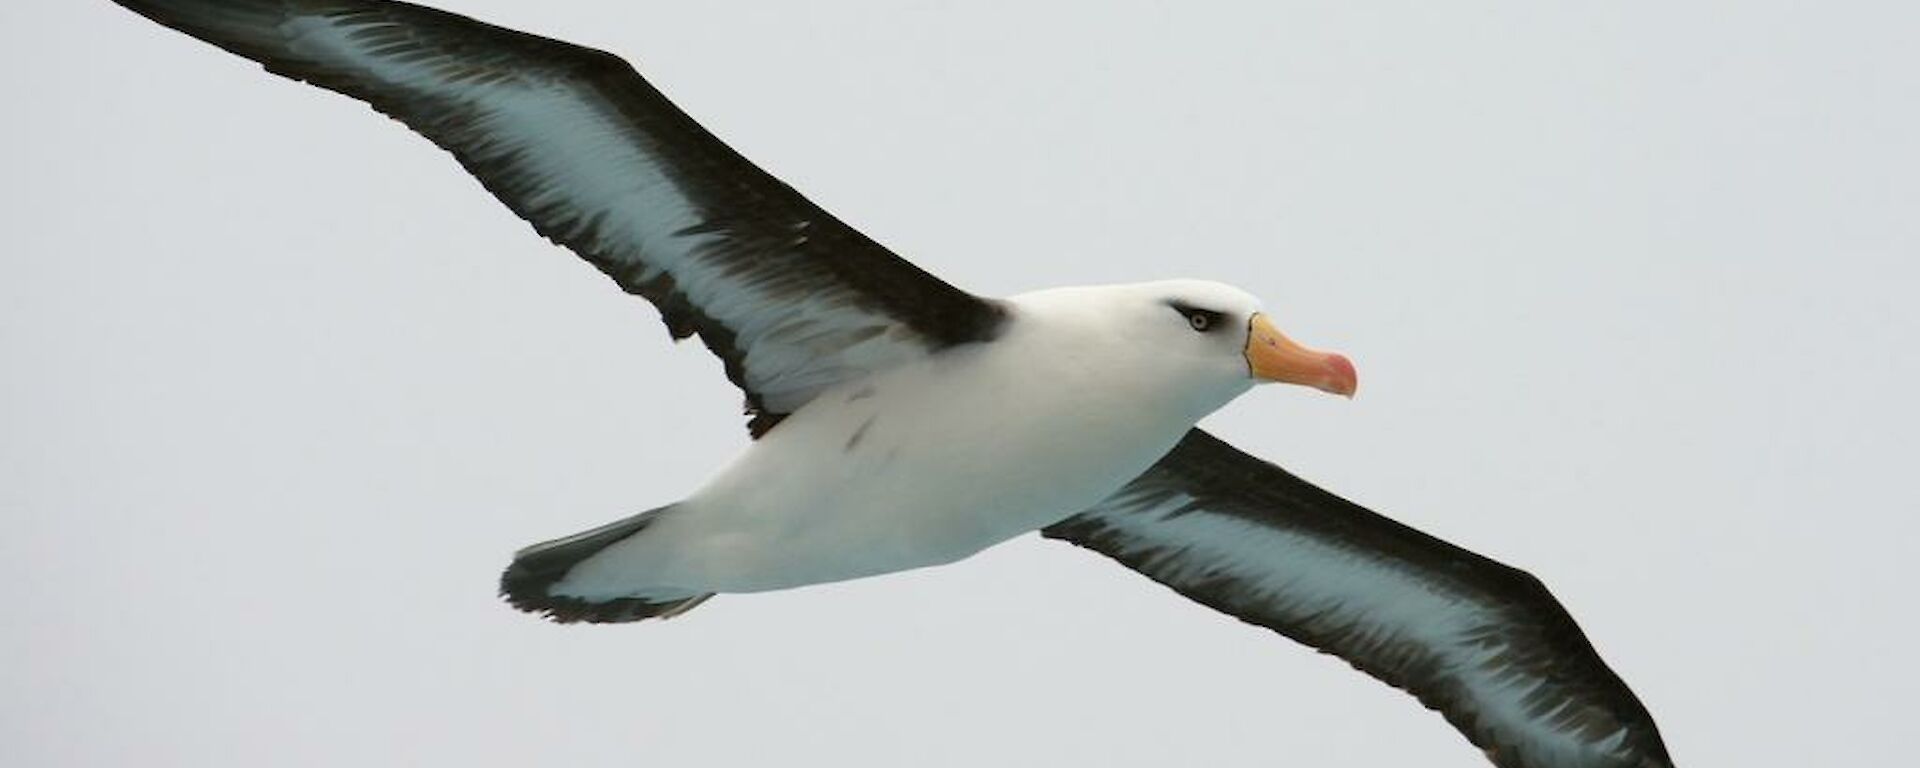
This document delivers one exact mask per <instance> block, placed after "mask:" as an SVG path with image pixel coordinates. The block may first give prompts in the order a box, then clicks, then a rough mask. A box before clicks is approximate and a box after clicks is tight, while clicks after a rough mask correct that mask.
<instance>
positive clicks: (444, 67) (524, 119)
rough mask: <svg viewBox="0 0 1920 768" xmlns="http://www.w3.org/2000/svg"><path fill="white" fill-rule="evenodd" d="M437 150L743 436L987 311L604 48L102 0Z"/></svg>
mask: <svg viewBox="0 0 1920 768" xmlns="http://www.w3.org/2000/svg"><path fill="white" fill-rule="evenodd" d="M115 2H118V3H119V4H120V5H123V6H126V7H127V8H129V9H132V10H133V11H135V12H137V13H140V14H141V15H144V16H147V17H148V18H151V19H153V20H154V21H157V22H160V23H161V24H164V25H166V26H169V27H172V28H174V29H177V30H180V31H182V32H185V33H187V34H189V35H192V36H194V37H197V38H200V39H202V40H205V41H207V42H210V43H213V44H214V45H217V46H220V47H221V48H225V49H226V50H228V51H232V52H233V53H236V54H239V55H241V56H245V57H247V58H249V59H253V60H254V61H258V62H260V63H262V64H264V65H266V67H267V69H268V70H269V71H271V72H274V73H276V74H279V75H284V76H286V77H289V78H293V79H295V80H303V81H306V82H308V83H312V84H314V85H317V86H320V87H322V88H326V89H328V90H332V91H338V92H340V93H343V94H346V95H348V96H351V97H353V98H356V99H360V100H362V101H365V102H367V103H368V104H370V105H372V106H373V107H374V108H375V109H378V110H380V111H381V112H384V113H386V114H387V115H390V116H392V117H393V118H395V119H397V120H400V121H401V122H403V123H406V125H407V127H409V128H412V129H413V130H415V131H418V132H419V133H421V134H422V135H424V136H426V137H427V138H428V139H431V140H433V142H434V143H435V144H438V145H440V146H441V147H442V148H444V149H446V150H447V151H449V152H451V153H453V155H454V157H455V158H456V159H458V160H459V161H460V164H461V165H463V166H465V167H466V169H467V170H468V171H469V172H471V173H472V174H473V175H474V176H475V177H477V178H478V179H479V180H480V183H481V184H483V185H485V186H486V188H487V190H488V191H490V192H492V193H493V194H494V196H495V197H498V198H499V199H500V200H501V202H504V203H506V204H507V206H508V207H509V208H512V209H513V211H514V213H517V214H519V215H520V217H521V218H523V219H526V220H527V222H528V223H531V224H532V225H533V227H534V229H536V230H538V231H539V232H540V234H543V235H546V236H547V237H548V238H549V239H551V240H553V241H554V242H556V243H559V244H561V245H564V246H566V247H568V248H570V249H572V250H573V251H574V252H575V253H578V254H579V255H580V256H581V257H583V258H585V259H586V260H587V261H589V262H592V263H593V265H594V266H596V267H599V268H600V270H601V271H602V272H605V273H606V274H607V276H609V277H611V278H613V280H614V281H615V282H616V283H619V285H620V287H621V288H624V289H625V290H626V291H627V292H629V293H635V294H639V295H641V296H644V297H646V298H647V300H649V301H651V302H653V304H654V306H656V307H658V308H659V310H660V314H661V317H662V318H663V319H664V320H665V321H666V323H667V327H668V329H669V331H671V332H672V334H673V336H674V337H675V338H684V337H686V336H689V335H693V334H699V336H700V338H701V340H702V341H704V342H706V344H707V346H708V347H709V348H711V349H712V350H713V351H714V353H715V354H717V355H719V356H720V359H721V362H722V363H723V364H724V366H725V368H726V372H727V377H728V378H730V379H732V380H733V382H734V383H735V384H737V385H739V386H740V388H741V389H742V390H743V391H745V393H746V396H747V402H748V408H749V411H750V412H752V413H753V414H754V416H755V417H754V419H753V422H752V423H751V424H750V427H751V428H752V429H753V430H754V434H755V435H758V434H759V433H760V432H761V431H763V430H765V429H768V428H771V426H772V425H773V424H775V423H777V422H778V420H779V418H780V417H781V416H783V415H784V414H787V413H791V412H792V411H793V410H794V409H796V408H798V407H800V406H801V405H803V404H805V403H806V402H807V401H808V400H810V399H812V398H813V396H814V395H816V394H818V393H819V392H820V391H821V390H822V389H825V388H827V387H830V386H832V385H834V384H837V383H841V382H843V381H846V380H848V379H851V378H855V377H858V376H860V375H862V374H865V373H870V372H872V371H875V370H879V369H883V368H887V367H891V366H894V365H898V364H900V363H902V362H906V361H907V360H911V359H914V358H915V357H918V356H922V355H925V354H928V353H930V352H935V351H938V350H940V349H944V348H947V347H951V346H954V345H958V344H964V343H967V342H972V341H981V340H984V339H986V338H989V337H991V335H992V334H993V333H995V332H996V330H997V328H998V327H999V321H1000V319H1001V316H1002V310H1001V308H1000V307H999V305H998V304H996V303H994V302H991V301H988V300H984V299H980V298H978V297H975V296H973V295H971V294H968V293H967V292H965V291H962V290H959V289H957V288H955V287H953V286H952V285H949V284H947V283H945V282H943V281H941V280H940V279H939V278H936V277H934V276H932V275H929V274H927V273H926V272H923V271H921V270H920V269H919V268H917V267H915V266H914V265H913V264H911V263H909V262H907V261H906V260H904V259H901V258H900V257H898V256H895V255H894V254H893V253H891V252H889V251H888V250H887V249H886V248H884V247H882V246H880V245H879V244H877V243H875V242H873V241H872V240H870V239H868V238H867V237H866V236H864V235H862V234H860V233H859V232H858V231H856V230H854V229H853V228H852V227H849V226H847V225H845V224H843V223H841V222H840V221H839V220H837V219H835V218H834V217H833V216H831V215H829V214H827V213H826V212H825V211H823V210H821V209H820V208H819V207H817V206H815V205H814V204H812V203H811V202H808V201H807V199H806V198H804V197H801V196H800V194H799V193H797V192H795V191H794V190H793V189H792V188H791V187H788V186H787V185H786V184H783V183H781V182H780V181H779V180H778V179H775V178H774V177H772V176H770V175H768V174H766V173H765V172H763V171H761V170H760V169H759V168H757V167H755V166H754V165H753V164H752V163H750V162H748V161H747V160H746V159H745V158H743V157H741V156H740V155H739V154H737V153H735V152H734V151H733V150H732V149H730V148H728V147H727V145H726V144H724V143H722V142H721V141H720V140H719V139H717V138H715V137H714V136H713V135H712V134H710V133H708V132H707V131H706V130H705V129H703V128H701V127H700V125H699V124H698V123H696V122H694V121H693V119H692V118H690V117H688V116H687V115H686V114H685V113H683V112H681V111H680V110H679V109H678V108H677V107H675V106H674V105H673V104H672V103H671V102H669V101H667V99H666V97H665V96H662V95H661V94H660V92H659V91H657V90H655V89H654V88H653V86H652V85H649V84H648V83H647V81H646V80H644V79H642V78H641V77H640V75H639V74H638V73H636V72H635V71H634V70H633V68H632V67H631V66H628V65H627V63H626V62H624V61H621V60H620V59H619V58H618V57H615V56H613V55H611V54H608V53H605V52H602V51H597V50H594V49H591V48H583V47H581V46H577V45H572V44H569V43H565V42H561V41H559V40H551V39H547V38H543V37H537V36H534V35H530V34H526V33H523V32H517V31H514V30H511V29H505V28H502V27H496V26H493V25H490V24H485V23H482V22H479V21H475V20H473V19H469V18H466V17H463V16H457V15H454V14H451V13H446V12H444V11H438V10H434V9H432V8H423V7H420V6H417V5H411V4H408V3H401V2H388V1H387V0H115Z"/></svg>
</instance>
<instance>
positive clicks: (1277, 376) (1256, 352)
mask: <svg viewBox="0 0 1920 768" xmlns="http://www.w3.org/2000/svg"><path fill="white" fill-rule="evenodd" d="M1246 354H1247V370H1249V371H1251V372H1252V373H1253V377H1254V378H1256V379H1259V380H1260V381H1262V382H1268V381H1278V382H1283V383H1286V384H1300V385H1304V386H1309V387H1313V388H1314V389H1317V390H1320V391H1322V392H1331V393H1333V394H1336V395H1344V396H1346V397H1353V393H1354V390H1356V389H1359V388H1360V375H1359V374H1357V373H1355V372H1354V370H1353V362H1352V361H1349V360H1348V359H1347V358H1346V357H1345V356H1343V355H1336V354H1334V353H1332V352H1320V351H1317V350H1312V349H1307V348H1306V347H1303V346H1300V345H1299V344H1296V343H1294V341H1293V339H1289V338H1287V336H1286V334H1283V333H1281V332H1280V329H1278V328H1275V327H1273V321H1272V320H1268V319H1267V314H1266V313H1265V312H1255V313H1254V314H1253V319H1252V320H1251V321H1249V322H1248V323H1247V351H1246Z"/></svg>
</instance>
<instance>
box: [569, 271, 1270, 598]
mask: <svg viewBox="0 0 1920 768" xmlns="http://www.w3.org/2000/svg"><path fill="white" fill-rule="evenodd" d="M1196 285H1199V286H1206V287H1207V288H1208V289H1210V290H1211V289H1213V286H1212V285H1211V284H1197V283H1190V282H1188V281H1176V282H1172V283H1150V284H1143V285H1138V286H1118V287H1101V288H1067V289H1057V290H1050V291H1041V292H1036V293H1029V294H1023V295H1020V296H1016V297H1013V298H1012V299H1009V300H1008V301H1007V304H1008V307H1009V310H1010V312H1011V318H1010V320H1009V321H1008V326H1007V328H1006V332H1005V333H1004V334H1003V335H1002V336H1001V337H1000V338H998V339H995V340H994V341H993V342H992V343H986V344H973V345H966V346H962V347H957V348H953V349H950V350H947V351H945V352H943V353H941V354H937V355H933V356H930V357H928V358H925V359H922V360H919V361H916V362H914V363H911V364H908V365H905V366H902V367H899V368H895V369H892V370H888V371H883V372H881V373H878V374H875V375H873V376H870V377H867V378H864V379H861V380H857V381H851V382H846V383H844V384H842V385H840V386H838V387H835V388H834V389H831V390H828V391H827V392H825V393H823V394H821V395H820V396H819V397H817V398H815V399H814V400H813V401H811V402H809V403H808V404H807V405H805V406H804V407H802V408H800V409H799V410H798V411H796V412H794V413H793V414H791V415H790V416H788V417H787V419H786V420H785V421H784V422H782V423H781V424H780V425H779V427H778V428H776V429H774V430H772V431H771V432H769V433H767V434H766V435H765V436H763V437H762V438H761V439H760V440H759V441H757V442H755V443H754V444H753V445H751V446H750V447H749V448H748V449H747V450H746V451H745V452H744V453H742V454H741V455H740V457H739V458H738V459H736V460H735V461H734V462H733V463H732V464H731V465H729V466H728V467H726V468H725V469H724V470H722V471H721V472H720V473H719V474H718V475H717V476H715V477H714V478H713V479H712V480H711V481H710V482H709V483H708V484H707V485H706V486H705V487H703V488H701V489H700V490H698V491H697V492H695V493H694V494H693V495H692V496H690V497H689V498H687V499H686V500H685V501H683V502H682V503H680V504H679V505H676V506H674V507H673V508H671V509H669V510H667V511H666V512H664V513H663V514H662V515H661V517H660V518H659V519H658V520H657V521H656V522H655V523H653V524H651V525H650V526H649V527H648V528H647V529H646V531H645V532H644V533H643V534H642V535H637V536H633V537H630V538H628V539H625V540H623V541H620V542H618V543H616V544H614V545H612V546H610V547H608V548H607V549H606V550H604V551H602V552H599V553H597V554H596V555H594V556H592V557H590V558H587V559H586V560H585V561H583V562H581V563H580V564H579V565H578V566H577V567H575V568H574V569H573V570H572V571H571V572H570V573H569V574H568V575H567V577H566V578H565V579H564V580H562V581H561V582H559V583H557V584H555V585H554V589H553V592H554V593H555V594H563V595H573V596H577V597H582V598H587V599H596V598H610V597H615V596H621V595H635V592H634V586H635V585H647V588H646V589H645V590H644V591H642V592H640V593H639V594H638V595H637V596H641V597H650V596H653V597H659V598H673V597H683V596H685V595H689V594H703V593H708V592H756V591H764V590H772V589H784V588H788V587H796V586H801V585H806V584H815V583H820V582H826V581H837V580H842V579H851V578H857V577H861V576H870V575H875V574H880V573H887V572H891V571H899V570H904V569H908V568H919V567H924V566H929V565H939V564H943V563H949V562H952V561H955V560H958V559H960V558H964V557H967V556H968V555H972V554H974V553H976V552H978V551H980V550H982V549H985V548H987V547H989V546H992V545H994V544H996V543H999V542H1001V541H1005V540H1007V539H1010V538H1013V537H1015V536H1018V535H1020V534H1023V533H1026V532H1028V531H1032V530H1035V529H1037V528H1041V527H1044V526H1046V525H1048V524H1051V523H1054V522H1057V521H1059V520H1062V519H1065V518H1066V517H1068V516H1071V515H1073V514H1075V513H1077V512H1080V511H1081V510H1083V509H1086V508H1087V507H1090V506H1092V505H1093V504H1095V503H1097V502H1099V501H1100V500H1102V499H1104V498H1106V497H1107V496H1108V495H1109V494H1111V493H1112V492H1113V491H1115V490H1117V489H1118V488H1119V487H1120V486H1122V485H1124V484H1125V483H1126V482H1127V481H1129V480H1132V479H1133V478H1134V477H1136V476H1138V475H1139V474H1140V473H1141V472H1143V471H1145V470H1146V469H1147V468H1148V467H1149V466H1151V465H1152V464H1153V462H1155V461H1157V460H1158V459H1159V458H1160V457H1161V456H1163V455H1165V454H1166V452H1167V451H1168V450H1170V449H1172V447H1173V446H1174V444H1175V443H1176V442H1178V441H1179V439H1180V437H1181V436H1182V435H1183V434H1185V433H1186V431H1187V429H1188V428H1190V427H1191V426H1193V424H1194V422H1195V421H1197V420H1199V419H1200V418H1201V417H1202V416H1205V415H1206V414H1207V413H1209V412H1211V411H1213V410H1214V409H1217V408H1219V407H1220V406H1221V405H1224V404H1225V403H1227V402H1228V401H1229V400H1232V399H1233V398H1234V397H1236V396H1238V395H1239V394H1241V393H1242V392H1245V391H1246V390H1247V389H1248V388H1250V387H1251V386H1252V385H1253V381H1252V380H1251V379H1250V378H1248V376H1247V375H1246V372H1245V369H1244V363H1241V362H1238V361H1237V355H1234V354H1226V355H1222V354H1220V352H1219V350H1215V349H1212V348H1211V347H1212V346H1213V345H1211V344H1209V345H1206V346H1200V345H1197V344H1196V343H1195V342H1193V341H1191V340H1189V339H1187V338H1185V337H1186V336H1192V335H1193V334H1192V333H1191V331H1190V330H1189V329H1187V328H1186V327H1185V326H1184V325H1182V324H1181V322H1180V321H1179V317H1178V316H1177V315H1176V314H1174V313H1172V312H1170V311H1169V310H1168V309H1167V308H1166V307H1165V306H1164V305H1162V304H1160V303H1159V302H1157V301H1153V300H1150V299H1151V297H1152V296H1154V295H1155V292H1164V291H1167V290H1170V289H1171V288H1185V289H1187V290H1188V291H1189V292H1191V291H1193V290H1196V288H1195V286H1196ZM1116 293H1124V294H1127V296H1126V297H1127V298H1128V299H1131V300H1128V301H1114V300H1113V299H1114V298H1117V297H1116V296H1115V294H1116ZM1133 294H1138V295H1137V296H1136V295H1133ZM1234 298H1235V299H1236V303H1242V302H1249V301H1250V299H1246V298H1244V295H1243V294H1242V295H1240V296H1235V297H1234ZM1116 313H1121V316H1119V317H1116ZM1127 313H1135V314H1137V315H1139V316H1138V317H1129V316H1127ZM1143 329H1144V330H1143ZM1159 334H1164V335H1166V336H1167V337H1168V339H1167V340H1162V339H1157V338H1153V337H1154V336H1155V335H1159ZM1226 336H1227V337H1228V338H1227V339H1225V341H1224V343H1227V344H1230V345H1236V346H1237V345H1238V344H1240V343H1241V342H1242V340H1244V338H1245V335H1244V333H1230V334H1226ZM1228 351H1229V352H1231V351H1232V350H1228ZM1222 359H1224V360H1226V362H1225V363H1222V362H1220V361H1221V360H1222Z"/></svg>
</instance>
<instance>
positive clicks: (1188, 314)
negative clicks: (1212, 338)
mask: <svg viewBox="0 0 1920 768" xmlns="http://www.w3.org/2000/svg"><path fill="white" fill-rule="evenodd" d="M1167 304H1168V306H1171V307H1173V311H1175V312H1178V313H1180V316H1181V317H1185V318H1186V319H1187V325H1189V326H1191V327H1192V328H1193V330H1195V331H1198V332H1200V333H1206V332H1207V331H1211V330H1213V329H1215V328H1218V327H1220V318H1221V315H1220V313H1219V312H1215V311H1213V310H1211V309H1201V308H1199V307H1196V306H1193V305H1190V304H1183V303H1181V302H1178V301H1169V302H1167Z"/></svg>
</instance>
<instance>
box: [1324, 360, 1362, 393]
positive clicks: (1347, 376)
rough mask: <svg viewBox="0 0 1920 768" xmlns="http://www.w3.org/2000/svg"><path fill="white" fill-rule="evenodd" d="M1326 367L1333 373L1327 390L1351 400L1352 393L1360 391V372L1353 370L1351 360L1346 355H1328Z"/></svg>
mask: <svg viewBox="0 0 1920 768" xmlns="http://www.w3.org/2000/svg"><path fill="white" fill-rule="evenodd" d="M1327 368H1328V369H1329V370H1330V371H1331V372H1332V374H1333V375H1332V377H1331V378H1332V380H1331V381H1329V382H1328V386H1327V391H1328V392H1331V393H1333V394H1336V395H1340V396H1343V397H1345V398H1347V399H1348V400H1352V399H1353V394H1354V393H1355V392H1358V391H1360V373H1359V372H1358V371H1355V370H1354V368H1353V361H1352V360H1348V359H1347V356H1346V355H1328V356H1327Z"/></svg>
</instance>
